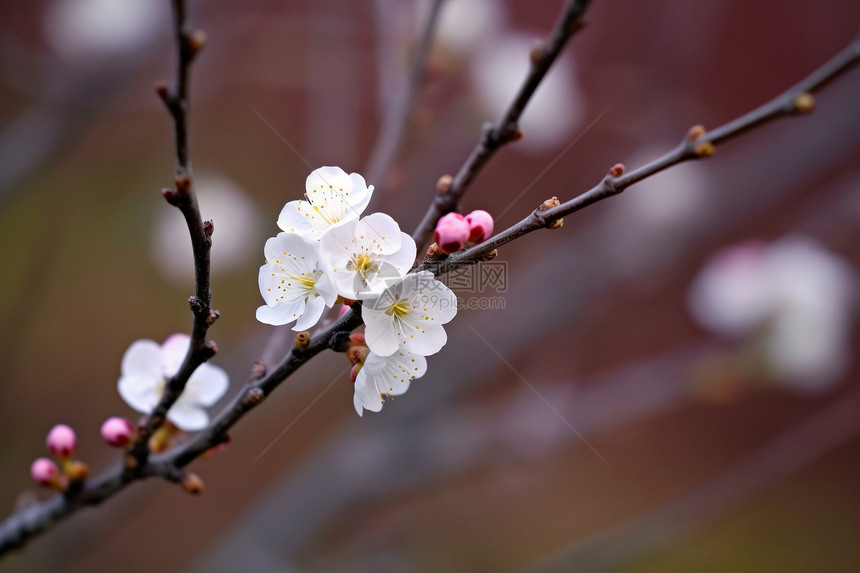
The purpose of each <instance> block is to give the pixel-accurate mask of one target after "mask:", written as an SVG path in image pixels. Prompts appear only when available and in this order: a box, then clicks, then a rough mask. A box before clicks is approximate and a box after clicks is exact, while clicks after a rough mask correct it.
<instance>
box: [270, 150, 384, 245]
mask: <svg viewBox="0 0 860 573" xmlns="http://www.w3.org/2000/svg"><path fill="white" fill-rule="evenodd" d="M372 194H373V185H371V186H370V187H368V186H367V185H366V183H365V182H364V178H363V177H362V176H361V175H359V174H358V173H350V174H349V175H347V173H346V172H345V171H344V170H343V169H341V168H340V167H320V168H319V169H316V170H314V171H313V172H312V173H311V174H310V175H308V178H307V181H306V182H305V199H301V200H297V201H290V202H289V203H287V204H286V205H284V208H283V209H282V210H281V214H280V215H279V216H278V227H280V228H281V230H282V231H285V232H287V233H298V234H300V235H303V236H307V237H310V238H313V239H319V238H320V237H321V236H322V235H323V234H324V233H325V232H326V231H328V230H329V229H331V228H335V227H338V226H340V225H343V224H345V223H347V222H349V221H355V220H357V219H358V218H359V216H360V215H361V214H362V213H363V212H364V210H365V209H366V208H367V204H368V203H370V198H371V196H372Z"/></svg>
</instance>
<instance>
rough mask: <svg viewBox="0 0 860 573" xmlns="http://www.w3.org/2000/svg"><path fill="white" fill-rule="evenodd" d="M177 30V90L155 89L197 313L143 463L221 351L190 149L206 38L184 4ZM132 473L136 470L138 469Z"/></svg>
mask: <svg viewBox="0 0 860 573" xmlns="http://www.w3.org/2000/svg"><path fill="white" fill-rule="evenodd" d="M172 2H173V26H174V35H175V40H176V41H175V45H176V79H175V82H174V85H173V87H172V88H169V87H168V86H166V85H164V84H160V85H158V86H157V88H156V91H157V93H158V95H159V96H160V97H161V99H162V100H163V101H164V105H165V106H166V107H167V109H168V111H169V112H170V115H171V117H172V118H173V133H174V139H175V147H176V158H175V174H174V176H175V184H176V188H175V190H171V189H166V190H164V191H163V194H164V196H165V198H166V199H167V201H168V202H169V203H170V204H172V205H174V206H176V207H177V208H178V209H179V210H180V211H181V212H182V215H183V217H185V223H186V225H187V226H188V232H189V234H190V236H191V246H192V250H193V253H194V279H195V285H196V286H195V292H194V295H193V296H192V297H190V298H189V299H188V305H189V306H190V307H191V312H192V313H193V316H194V318H193V322H192V327H191V344H190V347H189V349H188V353H187V354H186V356H185V359H184V360H183V362H182V365H181V366H180V367H179V370H178V372H177V373H176V374H174V375H173V376H172V377H171V378H170V379H169V380H168V381H167V384H166V386H165V390H164V394H163V395H162V396H161V400H160V401H159V403H158V405H157V406H156V407H155V409H153V411H152V413H150V414H149V416H147V418H146V421H145V422H144V424H143V425H142V428H140V431H139V434H140V437H139V438H138V440H137V443H136V444H135V445H134V447H133V448H132V455H133V456H134V457H135V458H136V459H137V460H138V462H139V464H138V465H140V463H142V462H145V461H146V458H147V456H148V455H149V449H148V446H147V441H148V439H149V437H150V435H151V434H152V431H153V430H154V429H156V428H158V427H159V426H161V425H162V424H163V423H164V420H165V418H166V416H167V412H168V410H169V409H170V407H171V406H173V404H174V403H175V402H176V400H177V399H178V398H179V396H180V395H181V394H182V391H183V390H184V389H185V384H186V383H187V382H188V379H189V378H190V377H191V374H192V373H193V372H194V371H195V370H196V369H197V367H198V366H200V365H201V364H202V363H204V362H206V361H207V360H208V359H209V358H211V357H212V356H213V355H214V354H215V352H216V351H217V348H216V346H215V344H214V343H212V342H209V343H207V342H206V333H207V331H208V329H209V326H210V325H211V324H212V323H213V322H214V321H215V320H216V319H217V318H218V312H217V311H213V310H212V308H211V306H210V305H211V300H212V293H211V290H210V288H209V280H210V271H209V269H210V267H209V252H210V249H211V247H212V233H213V231H214V227H213V224H212V222H211V221H207V222H205V223H204V222H203V218H202V217H201V215H200V206H199V205H198V203H197V194H196V193H195V192H194V177H193V173H192V169H191V153H190V149H189V144H188V140H189V126H188V117H189V113H190V101H189V92H190V81H189V76H190V73H191V63H192V62H193V61H194V58H195V56H196V55H197V54H198V53H199V52H200V50H201V49H202V48H203V45H204V43H205V35H204V34H203V32H201V31H196V32H193V31H192V30H191V26H190V25H189V23H188V21H187V18H186V6H185V0H172ZM129 471H130V472H135V471H137V470H136V469H134V468H131V469H129Z"/></svg>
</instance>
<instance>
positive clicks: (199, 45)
mask: <svg viewBox="0 0 860 573" xmlns="http://www.w3.org/2000/svg"><path fill="white" fill-rule="evenodd" d="M205 45H206V32H204V31H203V30H195V31H194V32H192V34H191V35H190V36H189V37H188V47H189V48H191V49H192V50H193V51H194V52H195V53H197V52H199V51H200V50H202V49H203V46H205Z"/></svg>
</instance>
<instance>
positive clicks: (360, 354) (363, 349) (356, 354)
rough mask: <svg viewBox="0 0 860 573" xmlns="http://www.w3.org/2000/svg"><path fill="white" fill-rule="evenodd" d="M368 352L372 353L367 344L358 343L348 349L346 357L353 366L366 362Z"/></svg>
mask: <svg viewBox="0 0 860 573" xmlns="http://www.w3.org/2000/svg"><path fill="white" fill-rule="evenodd" d="M368 354H370V349H369V348H368V347H367V346H358V345H356V346H350V347H349V348H347V349H346V357H347V359H348V360H349V363H350V364H352V365H353V366H355V365H356V364H362V363H364V361H365V360H367V355H368Z"/></svg>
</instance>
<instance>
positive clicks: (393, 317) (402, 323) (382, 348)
mask: <svg viewBox="0 0 860 573" xmlns="http://www.w3.org/2000/svg"><path fill="white" fill-rule="evenodd" d="M456 314H457V297H456V295H455V294H454V293H453V292H452V291H451V289H449V288H448V287H447V286H445V285H444V284H442V283H441V282H439V281H438V280H436V279H435V277H433V273H431V272H428V271H421V272H417V273H412V274H409V275H406V277H405V278H404V279H403V281H401V282H400V283H397V284H396V285H394V286H392V287H390V288H388V289H386V290H385V292H383V293H382V294H381V295H380V296H379V298H375V299H372V300H369V301H367V302H365V304H364V306H363V307H362V309H361V315H362V317H363V318H364V324H365V325H366V328H365V332H364V336H365V340H366V341H367V346H368V348H370V351H371V352H373V353H375V354H378V355H380V356H390V355H392V354H394V353H395V352H397V351H399V350H402V351H406V352H411V353H414V354H419V355H421V356H429V355H431V354H435V353H437V352H439V350H441V349H442V347H443V346H444V345H445V343H446V342H447V341H448V336H447V335H446V334H445V328H444V327H443V326H442V325H443V324H446V323H447V322H449V321H451V319H453V318H454V316H456Z"/></svg>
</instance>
